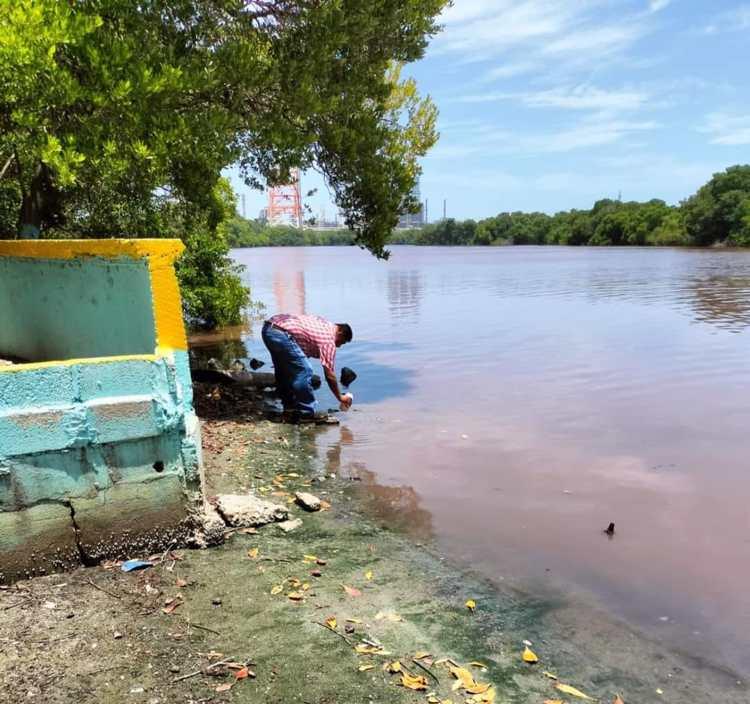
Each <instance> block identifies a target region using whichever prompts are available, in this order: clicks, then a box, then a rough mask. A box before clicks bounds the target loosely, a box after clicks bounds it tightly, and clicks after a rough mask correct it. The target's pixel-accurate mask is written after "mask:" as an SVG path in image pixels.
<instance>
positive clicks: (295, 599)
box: [287, 592, 305, 601]
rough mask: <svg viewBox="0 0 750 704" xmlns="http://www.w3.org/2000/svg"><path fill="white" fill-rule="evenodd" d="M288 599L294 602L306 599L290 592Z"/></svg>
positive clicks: (297, 593) (301, 595)
mask: <svg viewBox="0 0 750 704" xmlns="http://www.w3.org/2000/svg"><path fill="white" fill-rule="evenodd" d="M287 598H288V599H291V600H292V601H302V600H303V599H304V598H305V597H304V595H303V594H300V593H299V592H289V594H287Z"/></svg>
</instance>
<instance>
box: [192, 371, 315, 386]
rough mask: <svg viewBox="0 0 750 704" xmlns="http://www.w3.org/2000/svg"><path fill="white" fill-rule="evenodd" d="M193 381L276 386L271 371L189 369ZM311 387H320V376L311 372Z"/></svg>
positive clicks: (232, 384)
mask: <svg viewBox="0 0 750 704" xmlns="http://www.w3.org/2000/svg"><path fill="white" fill-rule="evenodd" d="M190 372H191V374H192V376H193V381H200V382H203V383H205V384H221V385H222V386H250V387H253V388H256V389H263V388H265V387H267V386H276V377H275V375H274V374H273V373H271V372H231V371H224V370H218V369H195V368H193V369H191V370H190ZM312 387H313V389H319V388H320V377H319V376H318V375H317V374H313V378H312Z"/></svg>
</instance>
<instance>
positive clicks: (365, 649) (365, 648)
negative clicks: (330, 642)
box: [354, 643, 383, 655]
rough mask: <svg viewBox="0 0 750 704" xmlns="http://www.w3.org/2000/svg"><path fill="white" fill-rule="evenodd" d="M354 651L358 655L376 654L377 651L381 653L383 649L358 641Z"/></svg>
mask: <svg viewBox="0 0 750 704" xmlns="http://www.w3.org/2000/svg"><path fill="white" fill-rule="evenodd" d="M354 652H356V653H358V654H359V655H377V654H378V653H382V652H383V649H382V648H380V647H377V646H374V645H363V644H361V643H360V644H359V645H355V646H354Z"/></svg>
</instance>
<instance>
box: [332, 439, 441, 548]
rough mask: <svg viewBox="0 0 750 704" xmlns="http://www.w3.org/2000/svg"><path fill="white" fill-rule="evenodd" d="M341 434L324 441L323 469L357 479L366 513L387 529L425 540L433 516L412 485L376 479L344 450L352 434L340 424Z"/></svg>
mask: <svg viewBox="0 0 750 704" xmlns="http://www.w3.org/2000/svg"><path fill="white" fill-rule="evenodd" d="M339 431H340V434H339V436H338V438H337V439H336V440H334V441H333V442H331V441H329V440H327V438H328V437H330V436H331V435H333V433H330V434H327V435H326V436H324V437H325V438H326V440H325V441H324V442H325V443H327V444H323V447H322V448H321V449H323V450H324V452H325V460H324V462H325V466H324V470H325V472H326V473H327V474H336V475H337V476H339V477H341V478H342V479H351V480H352V481H353V482H356V485H355V487H354V490H355V492H356V494H357V498H358V500H359V501H360V502H361V503H362V505H363V506H364V507H365V510H366V512H367V514H368V515H370V516H372V517H373V518H375V519H376V520H377V521H378V522H380V523H382V524H383V525H384V526H387V527H388V528H389V529H392V530H398V531H403V532H406V533H408V534H409V535H411V536H413V537H414V538H416V539H418V540H428V539H429V538H431V537H432V535H433V526H432V515H431V514H430V512H429V511H427V510H426V509H424V508H423V507H422V505H421V498H420V496H419V494H418V493H417V491H416V490H415V489H414V487H412V486H407V485H402V486H388V485H385V484H381V483H379V482H378V476H377V474H376V473H375V472H372V471H370V470H369V469H368V468H367V465H366V464H365V463H364V462H362V461H359V460H355V459H349V458H348V456H347V452H346V449H347V448H349V449H350V450H351V449H352V448H353V447H354V445H355V444H356V443H355V440H354V433H353V431H352V430H351V428H349V427H348V426H346V425H341V426H340V427H339Z"/></svg>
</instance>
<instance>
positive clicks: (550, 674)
mask: <svg viewBox="0 0 750 704" xmlns="http://www.w3.org/2000/svg"><path fill="white" fill-rule="evenodd" d="M542 674H543V675H544V676H545V677H547V678H548V679H550V680H556V679H557V675H553V674H552V673H551V672H546V671H545V672H542Z"/></svg>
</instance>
